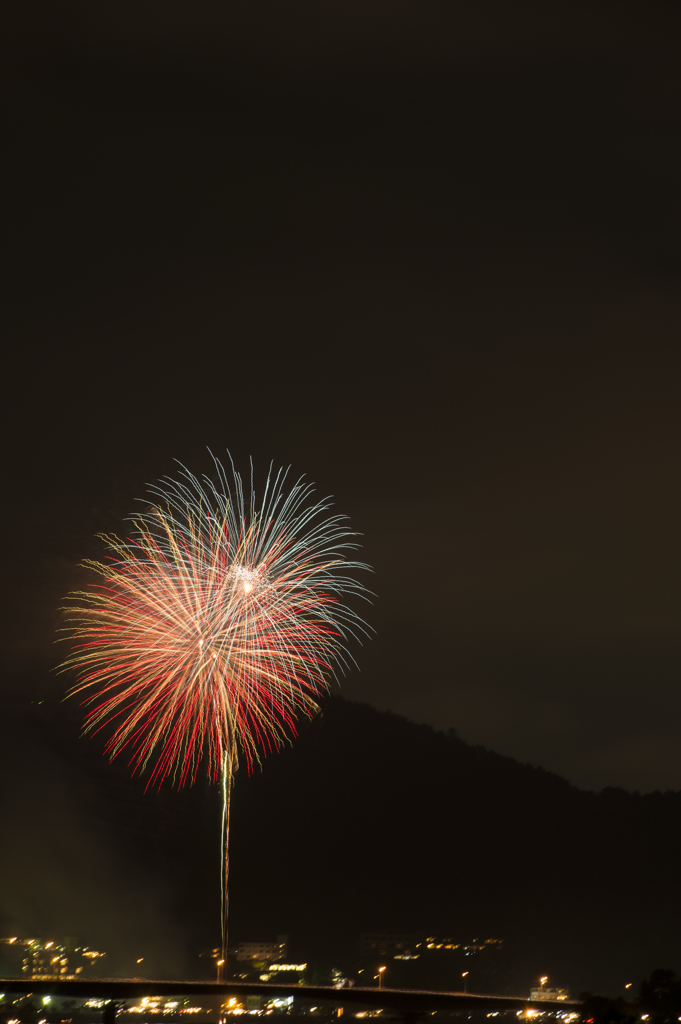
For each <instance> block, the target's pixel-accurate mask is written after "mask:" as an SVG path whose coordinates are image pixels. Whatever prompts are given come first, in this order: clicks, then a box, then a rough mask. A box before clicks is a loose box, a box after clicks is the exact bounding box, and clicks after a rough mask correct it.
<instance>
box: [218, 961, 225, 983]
mask: <svg viewBox="0 0 681 1024" xmlns="http://www.w3.org/2000/svg"><path fill="white" fill-rule="evenodd" d="M224 962H225V961H224V960H218V962H217V968H218V976H217V980H218V981H219V980H220V975H221V973H222V972H221V970H220V968H221V967H222V965H223V964H224Z"/></svg>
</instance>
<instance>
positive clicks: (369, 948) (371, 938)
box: [359, 932, 419, 957]
mask: <svg viewBox="0 0 681 1024" xmlns="http://www.w3.org/2000/svg"><path fill="white" fill-rule="evenodd" d="M418 942H419V936H418V935H414V934H412V933H407V932H365V933H364V934H363V935H360V937H359V955H360V956H361V957H370V956H405V955H407V956H409V955H413V954H414V952H415V951H416V946H417V945H418Z"/></svg>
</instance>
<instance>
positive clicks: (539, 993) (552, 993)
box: [530, 988, 570, 1002]
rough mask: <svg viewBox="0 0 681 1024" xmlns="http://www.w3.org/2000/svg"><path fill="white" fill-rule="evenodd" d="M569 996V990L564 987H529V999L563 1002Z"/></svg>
mask: <svg viewBox="0 0 681 1024" xmlns="http://www.w3.org/2000/svg"><path fill="white" fill-rule="evenodd" d="M569 998H570V992H569V990H568V989H566V988H531V989H530V999H552V1000H555V1001H557V1002H563V1000H564V999H569Z"/></svg>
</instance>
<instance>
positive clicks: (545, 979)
mask: <svg viewBox="0 0 681 1024" xmlns="http://www.w3.org/2000/svg"><path fill="white" fill-rule="evenodd" d="M548 980H549V979H548V978H547V977H546V975H544V977H543V978H540V979H539V991H540V992H543V991H544V985H545V984H546V982H547V981H548Z"/></svg>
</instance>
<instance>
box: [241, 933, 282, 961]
mask: <svg viewBox="0 0 681 1024" xmlns="http://www.w3.org/2000/svg"><path fill="white" fill-rule="evenodd" d="M287 954H288V935H277V941H276V942H240V943H239V945H238V947H237V951H236V958H237V961H238V962H239V963H241V964H247V963H253V964H255V963H262V964H266V963H269V962H272V961H275V960H285V959H286V957H287Z"/></svg>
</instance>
